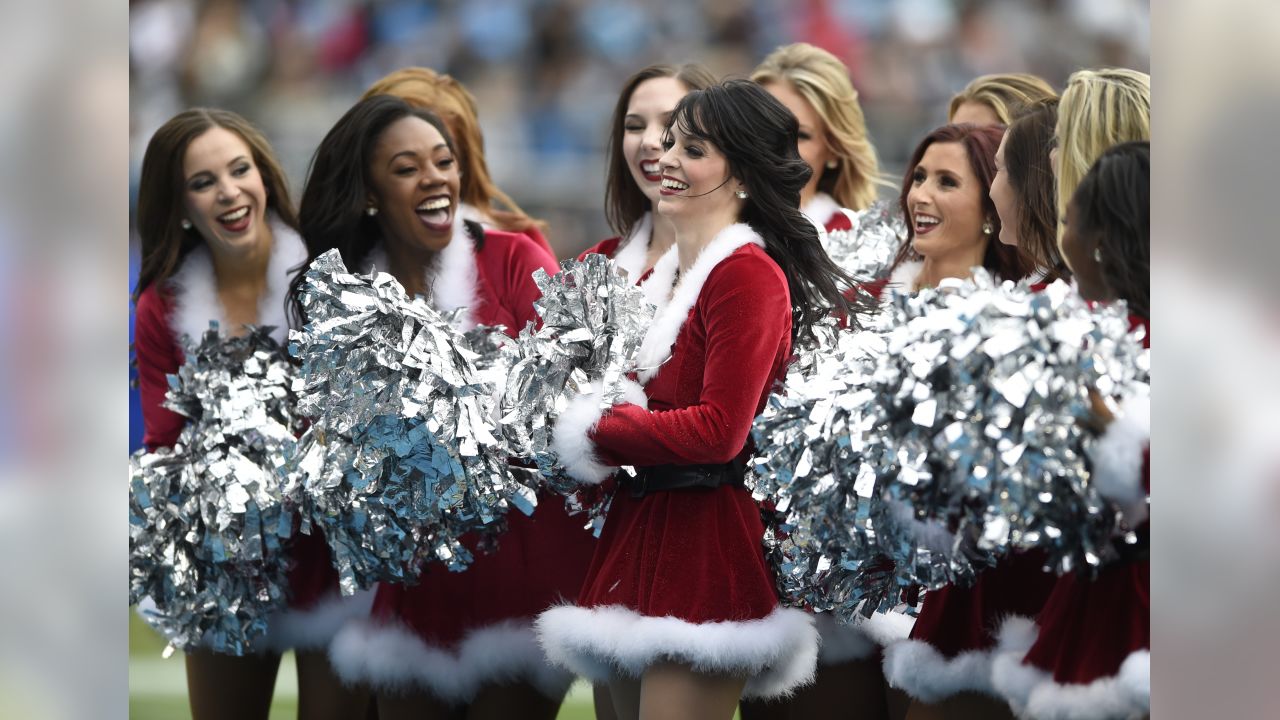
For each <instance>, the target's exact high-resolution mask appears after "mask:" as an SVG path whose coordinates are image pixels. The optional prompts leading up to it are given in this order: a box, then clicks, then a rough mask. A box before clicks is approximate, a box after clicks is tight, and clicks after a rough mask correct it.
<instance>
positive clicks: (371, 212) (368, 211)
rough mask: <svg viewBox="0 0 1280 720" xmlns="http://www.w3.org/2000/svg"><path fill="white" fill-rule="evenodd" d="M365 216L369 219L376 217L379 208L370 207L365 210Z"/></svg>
mask: <svg viewBox="0 0 1280 720" xmlns="http://www.w3.org/2000/svg"><path fill="white" fill-rule="evenodd" d="M364 214H365V215H368V216H369V217H373V216H374V215H377V214H378V208H376V207H374V206H372V205H370V206H369V207H367V208H365V209H364Z"/></svg>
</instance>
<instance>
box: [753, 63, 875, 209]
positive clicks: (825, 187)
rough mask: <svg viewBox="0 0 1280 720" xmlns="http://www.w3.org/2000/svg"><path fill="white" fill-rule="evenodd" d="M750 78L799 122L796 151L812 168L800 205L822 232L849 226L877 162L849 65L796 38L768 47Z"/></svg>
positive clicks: (870, 198)
mask: <svg viewBox="0 0 1280 720" xmlns="http://www.w3.org/2000/svg"><path fill="white" fill-rule="evenodd" d="M751 79H752V80H754V81H755V82H758V83H760V84H761V85H763V86H764V88H765V89H766V90H768V91H769V94H771V95H773V96H774V97H775V98H777V99H778V101H779V102H781V103H782V104H783V105H785V106H786V107H787V109H788V110H790V111H791V112H792V113H794V114H795V116H796V119H797V120H799V122H800V157H801V158H803V159H804V161H805V164H807V165H808V166H809V168H810V169H811V170H813V177H811V178H809V182H808V183H806V184H805V186H804V189H803V190H802V191H801V192H800V208H801V211H802V212H804V214H805V215H808V216H809V217H810V218H811V219H812V220H813V221H814V222H816V223H817V224H818V225H820V226H822V227H823V228H824V229H825V230H826V231H827V232H834V231H836V230H849V229H850V228H852V227H853V215H852V213H853V212H855V211H858V210H863V209H865V208H867V207H869V206H870V205H871V203H873V202H875V200H876V195H877V190H876V185H877V184H878V183H879V182H880V166H879V162H878V161H877V160H876V149H875V147H874V146H873V145H872V144H871V138H869V137H868V136H867V124H866V121H865V120H864V119H863V117H862V107H861V106H860V105H859V104H858V91H857V90H855V89H854V87H853V84H852V83H851V82H850V81H849V70H848V68H846V67H845V66H844V63H841V62H840V60H839V59H837V58H836V56H834V55H832V54H831V53H829V52H827V51H826V50H823V49H821V48H818V47H814V46H813V45H810V44H809V43H795V44H792V45H784V46H782V47H780V48H778V49H776V50H774V51H773V52H772V53H769V56H768V57H766V58H765V59H764V61H763V62H761V63H760V65H759V67H757V68H756V69H755V72H753V73H751Z"/></svg>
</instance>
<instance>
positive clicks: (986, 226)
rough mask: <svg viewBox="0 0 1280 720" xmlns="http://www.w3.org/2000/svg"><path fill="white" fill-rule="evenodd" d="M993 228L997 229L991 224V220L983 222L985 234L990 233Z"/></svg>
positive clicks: (983, 232)
mask: <svg viewBox="0 0 1280 720" xmlns="http://www.w3.org/2000/svg"><path fill="white" fill-rule="evenodd" d="M992 230H995V228H994V227H992V226H991V223H989V222H984V223H982V234H983V235H990V234H991V231H992Z"/></svg>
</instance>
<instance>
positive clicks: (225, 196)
mask: <svg viewBox="0 0 1280 720" xmlns="http://www.w3.org/2000/svg"><path fill="white" fill-rule="evenodd" d="M238 197H240V188H239V187H238V186H237V185H236V184H235V183H234V182H232V181H231V180H230V179H229V178H222V179H220V180H218V202H221V203H229V202H232V201H234V200H235V199H236V198H238Z"/></svg>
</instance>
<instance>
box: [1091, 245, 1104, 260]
mask: <svg viewBox="0 0 1280 720" xmlns="http://www.w3.org/2000/svg"><path fill="white" fill-rule="evenodd" d="M1093 259H1094V261H1095V262H1099V263H1100V262H1102V248H1101V247H1096V248H1094V249H1093Z"/></svg>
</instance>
